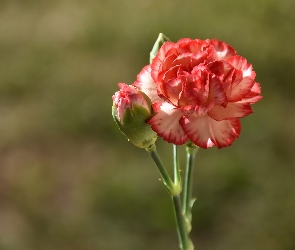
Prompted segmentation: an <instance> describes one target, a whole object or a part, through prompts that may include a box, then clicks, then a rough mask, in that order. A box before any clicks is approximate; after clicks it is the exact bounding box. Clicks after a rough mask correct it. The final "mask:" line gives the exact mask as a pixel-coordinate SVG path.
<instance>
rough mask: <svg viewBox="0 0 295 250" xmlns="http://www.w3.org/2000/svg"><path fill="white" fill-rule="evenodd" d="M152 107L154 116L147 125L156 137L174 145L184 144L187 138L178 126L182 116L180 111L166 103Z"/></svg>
mask: <svg viewBox="0 0 295 250" xmlns="http://www.w3.org/2000/svg"><path fill="white" fill-rule="evenodd" d="M152 107H153V110H154V112H155V113H156V114H155V115H154V116H153V117H152V118H151V119H150V120H149V121H148V124H150V125H151V127H152V129H153V130H154V131H155V132H156V133H157V134H158V136H160V137H162V138H163V139H164V140H165V141H167V142H170V143H173V144H176V145H181V144H184V143H185V142H186V141H187V140H188V138H187V136H186V134H185V133H184V131H183V130H182V128H181V126H180V124H179V120H180V118H181V117H182V116H183V112H182V110H180V109H176V108H175V106H173V105H172V104H170V103H167V102H164V103H155V104H153V106H152Z"/></svg>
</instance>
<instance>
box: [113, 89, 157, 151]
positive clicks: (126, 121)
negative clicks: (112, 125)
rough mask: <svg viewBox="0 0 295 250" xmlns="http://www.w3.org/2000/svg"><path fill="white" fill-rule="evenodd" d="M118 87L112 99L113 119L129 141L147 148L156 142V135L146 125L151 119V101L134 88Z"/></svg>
mask: <svg viewBox="0 0 295 250" xmlns="http://www.w3.org/2000/svg"><path fill="white" fill-rule="evenodd" d="M119 87H120V90H119V91H118V92H116V93H115V95H113V97H112V98H113V108H112V115H113V118H114V120H115V122H116V123H117V125H118V126H119V128H120V130H121V131H122V132H123V134H125V136H126V137H127V138H128V140H129V141H131V142H132V143H133V144H134V145H135V146H137V147H140V148H148V147H150V146H151V145H153V144H154V143H155V141H156V140H157V134H156V133H155V132H154V131H153V130H152V128H151V126H150V125H149V124H147V123H146V122H147V121H148V120H149V119H150V118H151V117H152V109H151V100H150V99H149V97H147V95H146V94H144V93H143V92H141V91H140V90H138V89H137V88H136V87H134V86H129V85H127V84H125V83H119Z"/></svg>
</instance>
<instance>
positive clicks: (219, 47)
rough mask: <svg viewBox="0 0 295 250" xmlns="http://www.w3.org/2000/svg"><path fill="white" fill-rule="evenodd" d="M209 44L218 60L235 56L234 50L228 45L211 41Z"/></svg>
mask: <svg viewBox="0 0 295 250" xmlns="http://www.w3.org/2000/svg"><path fill="white" fill-rule="evenodd" d="M211 44H212V45H213V46H214V48H215V50H216V53H217V57H218V59H219V60H226V59H227V58H229V57H231V56H234V55H235V54H236V51H235V50H234V48H233V47H232V46H230V45H227V44H226V43H225V42H222V41H218V40H217V39H212V40H211Z"/></svg>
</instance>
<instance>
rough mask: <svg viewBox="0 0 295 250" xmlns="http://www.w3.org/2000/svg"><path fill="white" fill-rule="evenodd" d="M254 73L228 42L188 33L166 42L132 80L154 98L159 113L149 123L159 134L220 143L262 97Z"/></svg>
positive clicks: (182, 140)
mask: <svg viewBox="0 0 295 250" xmlns="http://www.w3.org/2000/svg"><path fill="white" fill-rule="evenodd" d="M255 76H256V74H255V72H254V71H253V70H252V65H251V64H249V63H248V62H247V60H246V59H245V58H243V57H241V56H239V55H237V54H236V51H235V50H234V48H233V47H231V46H230V45H227V44H226V43H224V42H221V41H218V40H216V39H213V40H208V39H207V40H199V39H195V40H191V39H188V38H184V39H181V40H179V41H178V42H177V43H173V42H166V43H164V45H162V46H161V48H160V49H159V51H158V53H157V55H156V57H155V58H154V59H153V61H152V63H151V64H150V65H147V66H145V67H144V68H143V69H142V71H141V72H140V73H139V75H138V76H137V81H136V82H135V83H134V84H133V86H135V87H137V88H138V89H140V90H141V91H142V92H144V93H145V94H146V95H147V96H148V97H149V98H150V99H151V102H152V108H153V111H154V113H155V115H154V116H153V117H151V118H150V119H149V120H148V124H150V125H151V127H152V129H153V130H154V131H155V132H156V133H157V134H158V136H160V137H162V138H163V139H164V140H166V141H167V142H170V143H173V144H176V145H181V144H184V143H186V142H187V141H191V142H193V143H194V144H196V145H197V146H199V147H202V148H209V147H212V146H214V145H215V146H217V147H218V148H222V147H226V146H229V145H231V144H232V142H233V141H234V140H235V139H236V138H238V137H239V135H240V131H241V124H240V120H239V119H240V118H242V117H245V116H247V115H249V114H251V113H253V111H252V108H251V104H253V103H255V102H257V101H259V100H260V99H261V98H262V97H261V96H260V85H259V84H258V83H257V82H255Z"/></svg>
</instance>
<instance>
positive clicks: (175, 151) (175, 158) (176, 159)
mask: <svg viewBox="0 0 295 250" xmlns="http://www.w3.org/2000/svg"><path fill="white" fill-rule="evenodd" d="M173 162H174V184H175V185H176V186H177V185H179V186H180V187H181V177H180V167H179V155H178V147H177V146H176V145H173Z"/></svg>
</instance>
